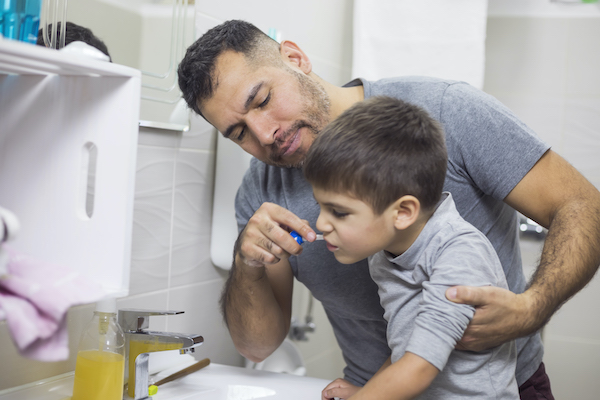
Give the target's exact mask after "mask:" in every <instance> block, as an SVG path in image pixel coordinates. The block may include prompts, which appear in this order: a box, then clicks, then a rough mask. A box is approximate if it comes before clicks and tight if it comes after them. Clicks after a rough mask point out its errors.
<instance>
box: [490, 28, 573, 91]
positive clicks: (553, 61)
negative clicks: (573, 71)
mask: <svg viewBox="0 0 600 400" xmlns="http://www.w3.org/2000/svg"><path fill="white" fill-rule="evenodd" d="M568 28H569V22H568V20H567V19H552V18H546V19H536V18H488V23H487V39H486V67H485V90H486V91H490V92H493V93H502V92H504V93H506V92H512V93H537V94H545V95H556V94H562V93H564V90H565V89H564V88H565V69H566V60H565V54H566V51H567V37H568Z"/></svg>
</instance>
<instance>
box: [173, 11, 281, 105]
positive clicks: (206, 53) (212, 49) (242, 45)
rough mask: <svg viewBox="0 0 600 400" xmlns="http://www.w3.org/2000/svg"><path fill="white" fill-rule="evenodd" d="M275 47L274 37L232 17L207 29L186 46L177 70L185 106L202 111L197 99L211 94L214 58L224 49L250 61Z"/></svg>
mask: <svg viewBox="0 0 600 400" xmlns="http://www.w3.org/2000/svg"><path fill="white" fill-rule="evenodd" d="M269 47H271V48H272V49H269ZM277 49H278V44H277V42H276V41H274V40H273V39H271V38H270V37H269V36H267V35H266V34H265V33H263V32H262V31H261V30H260V29H258V28H257V27H256V26H254V25H252V24H251V23H249V22H245V21H240V20H231V21H227V22H224V23H222V24H221V25H218V26H216V27H214V28H212V29H210V30H208V31H207V32H206V33H205V34H204V35H202V36H201V37H200V38H199V39H198V40H196V41H195V42H194V43H193V44H192V45H191V46H190V47H188V49H187V51H186V53H185V57H184V58H183V60H181V63H180V64H179V68H178V70H177V73H178V75H179V88H180V89H181V92H182V93H183V98H184V99H185V102H186V103H187V105H188V107H190V108H191V109H192V110H194V111H195V112H196V113H197V114H199V115H202V113H201V112H200V108H199V107H198V102H199V101H204V100H206V99H209V98H210V97H211V96H212V95H213V93H214V90H215V88H216V86H217V84H218V82H216V81H215V79H216V77H215V76H214V72H215V64H216V60H217V58H218V57H219V56H220V55H221V54H223V53H224V52H225V51H228V50H231V51H235V52H238V53H241V54H243V55H244V56H245V57H246V59H247V60H248V61H251V62H252V61H256V60H259V59H264V57H267V58H268V57H269V55H270V54H271V55H272V54H273V52H274V51H276V50H277Z"/></svg>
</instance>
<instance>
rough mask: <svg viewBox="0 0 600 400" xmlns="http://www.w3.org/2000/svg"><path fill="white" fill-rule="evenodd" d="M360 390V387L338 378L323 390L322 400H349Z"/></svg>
mask: <svg viewBox="0 0 600 400" xmlns="http://www.w3.org/2000/svg"><path fill="white" fill-rule="evenodd" d="M359 389H360V388H359V387H358V386H354V385H353V384H351V383H350V382H348V381H346V380H344V379H341V378H338V379H336V380H335V381H333V382H331V383H330V384H329V385H327V386H326V387H325V389H323V392H321V400H330V399H333V398H334V397H338V398H340V399H348V398H350V396H352V395H353V394H354V393H356V392H358V390H359Z"/></svg>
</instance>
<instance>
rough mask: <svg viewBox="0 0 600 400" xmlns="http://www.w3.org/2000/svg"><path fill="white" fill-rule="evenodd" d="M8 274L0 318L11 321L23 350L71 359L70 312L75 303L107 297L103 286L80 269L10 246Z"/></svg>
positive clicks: (0, 287) (2, 283)
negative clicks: (69, 340) (34, 255)
mask: <svg viewBox="0 0 600 400" xmlns="http://www.w3.org/2000/svg"><path fill="white" fill-rule="evenodd" d="M1 246H2V248H1V249H0V251H4V252H6V253H7V254H8V264H7V274H6V275H4V276H2V277H0V320H1V319H3V318H4V319H6V322H7V324H8V328H9V330H10V333H11V336H12V339H13V341H14V342H15V344H16V346H17V348H18V349H19V351H20V353H21V354H22V355H23V356H25V357H27V358H31V359H34V360H38V361H62V360H66V359H67V358H68V357H69V343H68V336H67V321H66V314H67V311H68V310H69V308H70V307H72V306H75V305H79V304H86V303H93V302H96V301H98V300H100V299H101V298H102V297H104V295H105V293H104V291H103V290H102V288H101V287H100V286H99V285H98V284H96V283H95V282H92V281H90V280H89V279H87V278H86V277H84V276H83V275H81V274H80V273H78V272H77V271H74V270H72V269H69V268H66V267H64V266H59V265H52V264H48V263H45V262H42V261H40V260H36V259H34V258H33V257H28V256H25V255H20V254H17V253H15V252H14V251H13V250H12V249H10V248H9V247H8V246H6V245H4V244H3V245H1Z"/></svg>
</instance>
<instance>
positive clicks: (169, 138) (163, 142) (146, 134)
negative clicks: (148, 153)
mask: <svg viewBox="0 0 600 400" xmlns="http://www.w3.org/2000/svg"><path fill="white" fill-rule="evenodd" d="M180 143H181V133H177V132H176V131H169V130H166V129H154V128H145V127H140V135H139V136H138V145H145V146H158V147H171V148H176V147H179V145H180Z"/></svg>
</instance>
